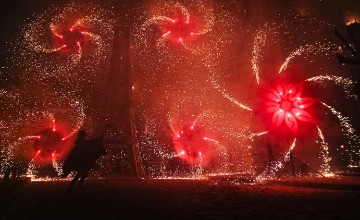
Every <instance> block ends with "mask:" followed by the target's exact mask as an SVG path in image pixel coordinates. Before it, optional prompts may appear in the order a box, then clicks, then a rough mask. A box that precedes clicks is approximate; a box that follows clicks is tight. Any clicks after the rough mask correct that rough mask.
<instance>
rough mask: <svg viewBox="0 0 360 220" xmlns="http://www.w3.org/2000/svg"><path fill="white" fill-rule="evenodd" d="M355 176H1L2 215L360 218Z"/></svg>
mask: <svg viewBox="0 0 360 220" xmlns="http://www.w3.org/2000/svg"><path fill="white" fill-rule="evenodd" d="M359 183H360V177H356V176H355V177H333V178H314V177H312V178H295V179H294V178H291V179H289V178H284V179H281V180H276V181H275V180H271V181H260V182H257V183H256V184H251V183H246V182H245V183H244V182H243V181H241V179H229V180H225V179H224V178H222V179H217V178H211V179H207V180H189V179H187V180H186V179H183V180H173V179H171V180H169V179H114V178H112V179H89V180H87V181H86V182H85V186H86V188H85V189H75V190H73V191H71V192H67V191H66V186H67V184H68V181H55V182H53V181H48V182H30V181H26V180H20V179H18V180H11V181H9V182H4V181H1V182H0V203H1V206H0V218H1V219H182V220H187V219H204V220H205V219H234V220H235V219H360V206H359V204H360V184H359Z"/></svg>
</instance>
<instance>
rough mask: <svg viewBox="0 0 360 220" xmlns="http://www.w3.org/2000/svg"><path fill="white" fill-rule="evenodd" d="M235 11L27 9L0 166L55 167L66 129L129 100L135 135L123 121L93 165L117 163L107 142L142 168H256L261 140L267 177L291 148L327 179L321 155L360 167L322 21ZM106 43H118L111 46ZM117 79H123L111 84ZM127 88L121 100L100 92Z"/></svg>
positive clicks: (5, 98)
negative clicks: (269, 151) (136, 157)
mask: <svg viewBox="0 0 360 220" xmlns="http://www.w3.org/2000/svg"><path fill="white" fill-rule="evenodd" d="M246 7H247V6H246V4H245V3H243V2H242V1H233V0H228V1H213V0H184V1H175V0H174V1H173V0H170V1H166V0H149V1H144V2H141V3H139V4H137V5H136V7H135V8H133V9H131V10H129V11H128V13H124V14H123V15H119V13H118V12H116V10H115V9H119V8H117V7H111V6H108V5H106V4H103V5H97V4H94V3H82V4H77V3H70V4H67V5H65V6H64V5H62V6H61V5H60V4H59V5H56V4H55V5H53V6H52V7H50V8H48V9H47V10H45V11H43V12H41V13H38V14H35V15H34V16H33V17H31V18H29V19H28V20H27V21H26V22H24V25H23V26H22V27H21V28H20V30H19V34H17V35H16V38H14V40H13V41H12V42H10V43H9V44H8V49H7V50H8V51H9V53H11V54H13V56H12V57H11V59H8V62H7V63H8V64H9V66H8V67H6V71H7V70H8V69H10V70H9V71H11V69H13V70H12V71H13V72H14V74H13V75H14V76H12V77H14V78H16V80H17V82H19V83H18V84H16V83H14V85H13V86H8V87H7V88H4V89H2V90H0V98H1V103H3V104H2V108H3V109H2V112H3V115H1V118H0V138H1V152H2V155H1V157H0V159H1V161H2V164H4V165H2V168H3V169H4V168H5V169H6V168H7V167H11V166H17V165H16V163H24V164H26V165H25V167H26V169H27V174H28V175H29V176H39V175H41V174H40V173H39V170H40V168H39V167H41V165H43V164H47V165H50V166H51V168H52V169H53V170H54V171H55V172H56V173H57V174H60V173H61V169H60V167H61V163H62V161H63V159H64V157H65V156H66V154H67V153H68V152H69V150H70V148H71V146H72V145H73V141H74V134H75V133H76V132H77V131H78V130H80V129H85V130H87V131H89V132H90V133H91V132H92V131H94V130H99V128H100V127H101V126H103V124H104V121H106V120H107V119H110V120H115V119H118V118H119V117H118V114H120V113H119V112H123V110H122V109H111V108H112V106H110V107H109V106H107V105H109V103H111V102H110V100H120V99H123V100H129V103H130V104H128V105H129V106H130V112H131V113H129V115H131V117H134V118H135V119H136V120H135V119H131V122H130V124H131V126H132V128H131V129H132V131H133V133H135V135H134V134H132V135H133V137H126V134H127V132H126V130H129V129H127V128H126V126H127V125H126V124H124V125H117V126H118V128H117V129H115V130H116V131H114V130H112V131H110V132H109V135H108V137H106V138H107V139H106V140H107V141H108V143H107V146H108V149H107V150H108V152H110V153H109V155H110V156H107V158H105V159H104V163H107V164H116V163H121V165H119V166H123V167H125V166H127V165H124V162H123V160H125V159H126V158H127V159H129V157H131V156H132V155H131V150H130V152H126V150H124V149H120V148H119V147H118V148H116V147H114V148H111V147H110V145H114V146H120V145H121V146H123V145H125V144H124V143H126V144H127V145H132V144H134V143H136V144H137V143H138V144H139V149H140V157H141V159H142V162H143V164H144V167H145V171H146V174H147V175H148V176H151V177H152V176H177V177H189V176H199V175H218V174H229V175H230V174H247V175H255V174H259V173H260V174H261V175H260V176H259V177H263V176H264V175H263V174H264V172H263V170H262V169H263V167H264V165H263V164H264V163H267V158H265V157H264V154H265V155H266V153H265V150H264V149H265V148H266V147H264V146H266V145H271V146H273V147H274V155H275V156H274V157H276V158H275V159H274V160H273V161H271V163H270V162H269V164H270V165H269V166H271V170H270V173H271V174H272V175H273V176H274V175H276V174H277V173H279V171H281V170H283V169H285V166H286V163H288V162H289V161H290V158H292V157H293V156H294V155H296V156H297V157H299V158H300V159H301V160H303V161H304V164H307V165H309V166H312V167H313V168H314V169H316V170H318V171H319V172H320V173H321V174H323V175H332V171H331V163H334V164H341V165H342V166H351V167H354V166H359V165H360V150H359V149H360V146H359V143H360V137H359V136H358V132H357V131H356V126H354V125H353V122H352V120H353V119H354V121H355V120H358V118H356V117H353V115H352V114H351V113H348V112H346V110H347V109H346V108H345V107H344V106H346V105H349V106H356V96H355V95H354V94H353V92H352V91H351V90H352V88H353V83H354V82H353V80H352V79H350V78H348V77H347V76H346V75H345V73H342V72H341V71H340V70H341V69H340V68H341V67H339V64H338V63H337V61H336V60H335V58H336V57H335V58H334V56H333V55H334V54H335V52H336V51H337V50H338V42H337V41H336V40H335V38H334V37H332V35H331V33H332V28H333V27H332V26H331V25H330V24H328V23H326V22H322V21H321V20H319V19H315V18H312V17H301V16H299V15H297V14H296V12H294V11H291V12H287V13H286V14H280V13H279V14H278V15H277V16H274V17H272V18H271V19H269V20H262V19H258V20H256V19H254V20H253V21H252V22H248V20H247V19H248V17H247V16H249V13H250V12H248V11H247V10H246ZM115 14H116V16H118V17H116V16H115ZM124 18H125V19H124ZM119 21H121V22H125V23H126V24H123V23H121V22H119ZM125 27H126V28H129V30H127V29H126V30H122V28H125ZM118 29H121V30H120V31H119V30H118ZM127 31H128V32H129V33H130V34H129V36H128V35H126V34H123V33H127ZM122 34H123V35H122ZM114 36H117V38H114ZM299 36H301V37H299ZM127 38H129V39H127ZM117 39H119V41H124V42H127V41H128V42H129V48H116V46H115V45H117V43H119V42H114V41H116V40H117ZM119 44H120V43H119ZM120 45H126V44H120ZM119 51H122V52H124V51H128V54H125V52H124V53H122V52H121V53H120V52H119ZM114 54H115V55H116V54H122V55H121V56H119V57H116V56H115V55H114ZM124 55H125V56H129V57H127V58H125V59H124V57H123V56H124ZM124 60H125V61H127V60H129V63H126V65H125V66H121V65H120V64H118V63H121V62H125V61H124ZM120 61H121V62H120ZM127 68H128V69H129V71H128V73H125V72H126V71H125V70H123V69H127ZM4 69H5V68H4ZM119 69H121V71H120V70H119ZM121 74H129V78H130V80H129V81H130V82H129V83H130V85H126V84H127V83H128V82H126V81H124V80H113V79H119V78H121V77H123V76H122V75H121ZM120 75H121V76H120ZM125 78H126V77H124V79H125ZM121 79H123V78H121ZM114 83H119V84H117V85H113V84H114ZM127 86H129V88H130V90H131V92H129V93H130V96H131V97H130V99H129V97H125V96H127V94H119V93H117V94H115V93H114V91H115V90H112V88H117V87H119V88H120V87H121V88H125V89H127ZM335 90H336V91H339V92H338V93H339V94H337V96H335V95H332V94H331V92H332V91H335ZM116 91H117V90H116ZM340 96H343V97H344V98H342V99H341V100H339V99H338V97H340ZM335 97H337V98H335ZM124 102H127V101H124ZM104 106H107V108H105V107H104ZM129 106H126V108H129ZM132 107H133V109H131V108H132ZM124 108H125V107H124ZM109 109H111V110H109ZM114 112H115V113H114ZM102 123H103V124H102ZM118 123H119V122H118ZM326 127H331V128H332V129H325V128H326ZM134 137H136V138H137V139H138V140H134ZM328 137H337V140H336V141H334V140H331V142H327V139H328ZM124 140H125V141H124ZM114 143H115V144H114ZM115 155H116V156H115ZM319 158H320V160H319ZM22 166H24V165H22ZM101 167H102V168H104V166H101ZM115 169H118V168H114V169H113V170H115ZM121 169H122V168H121ZM124 169H125V168H124ZM113 170H112V169H109V170H107V171H106V173H107V174H111V172H112V171H113Z"/></svg>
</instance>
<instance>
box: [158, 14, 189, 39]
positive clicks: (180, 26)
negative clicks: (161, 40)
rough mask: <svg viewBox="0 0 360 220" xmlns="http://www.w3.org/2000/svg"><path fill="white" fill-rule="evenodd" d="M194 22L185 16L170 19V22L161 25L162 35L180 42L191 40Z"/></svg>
mask: <svg viewBox="0 0 360 220" xmlns="http://www.w3.org/2000/svg"><path fill="white" fill-rule="evenodd" d="M195 29H196V27H195V24H194V23H191V22H189V21H188V20H186V19H185V18H179V19H172V20H171V22H169V23H167V24H166V25H162V26H161V32H162V33H163V36H164V37H166V38H168V39H170V40H173V41H177V42H180V43H184V42H185V41H191V40H193V37H194V33H195Z"/></svg>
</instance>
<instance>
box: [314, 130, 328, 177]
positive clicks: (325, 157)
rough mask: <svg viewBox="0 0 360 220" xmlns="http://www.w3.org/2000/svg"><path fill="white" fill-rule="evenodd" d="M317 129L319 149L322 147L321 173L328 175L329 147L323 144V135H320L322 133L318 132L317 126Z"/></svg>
mask: <svg viewBox="0 0 360 220" xmlns="http://www.w3.org/2000/svg"><path fill="white" fill-rule="evenodd" d="M317 129H318V135H319V137H320V139H321V147H322V151H321V157H322V159H323V162H324V163H323V164H322V165H321V168H322V170H321V172H322V173H324V174H325V175H329V174H330V173H331V171H330V164H329V163H330V161H331V157H330V156H329V146H328V143H326V142H325V138H324V135H323V133H322V131H321V130H320V128H319V126H317Z"/></svg>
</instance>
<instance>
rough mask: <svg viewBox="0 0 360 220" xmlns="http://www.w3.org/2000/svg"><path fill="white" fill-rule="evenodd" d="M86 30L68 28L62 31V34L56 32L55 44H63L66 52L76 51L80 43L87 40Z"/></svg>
mask: <svg viewBox="0 0 360 220" xmlns="http://www.w3.org/2000/svg"><path fill="white" fill-rule="evenodd" d="M84 33H85V32H84V30H80V29H73V28H71V29H68V30H64V31H62V32H61V33H60V34H59V33H56V34H54V35H55V36H56V40H55V44H56V45H58V46H62V47H63V50H66V52H75V51H77V48H78V47H79V46H80V45H83V44H84V43H85V42H86V36H85V34H84Z"/></svg>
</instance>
